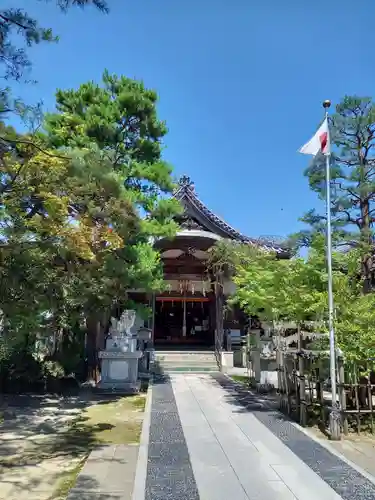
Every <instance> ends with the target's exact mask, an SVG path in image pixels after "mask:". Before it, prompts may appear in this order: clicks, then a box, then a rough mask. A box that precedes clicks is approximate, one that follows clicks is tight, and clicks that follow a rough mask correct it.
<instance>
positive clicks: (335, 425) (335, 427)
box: [323, 100, 341, 440]
mask: <svg viewBox="0 0 375 500" xmlns="http://www.w3.org/2000/svg"><path fill="white" fill-rule="evenodd" d="M330 106H331V102H330V101H328V100H327V101H324V102H323V108H324V109H325V118H326V120H328V108H329V107H330ZM327 123H328V122H327ZM325 157H326V193H327V194H326V205H327V207H326V208H327V271H328V328H329V360H330V375H331V376H330V378H331V393H332V409H331V413H330V416H329V428H330V434H331V439H334V440H338V439H340V419H341V415H340V408H339V406H338V404H337V385H336V347H335V329H334V324H333V318H334V316H333V315H334V303H333V289H332V224H331V168H330V167H331V162H330V159H331V151H330V150H329V151H328V153H327V154H326V155H325Z"/></svg>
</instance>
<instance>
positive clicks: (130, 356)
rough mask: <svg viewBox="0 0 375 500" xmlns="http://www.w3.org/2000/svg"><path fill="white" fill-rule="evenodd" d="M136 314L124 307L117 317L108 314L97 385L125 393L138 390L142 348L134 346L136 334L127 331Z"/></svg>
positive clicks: (135, 344) (100, 353)
mask: <svg viewBox="0 0 375 500" xmlns="http://www.w3.org/2000/svg"><path fill="white" fill-rule="evenodd" d="M135 317H136V312H135V311H133V310H126V311H124V312H123V314H122V315H121V318H120V319H119V320H116V319H115V318H111V327H110V330H109V337H108V339H107V342H106V348H105V350H104V351H100V352H99V358H100V359H101V360H102V367H101V378H100V382H99V383H98V389H105V390H110V391H116V392H125V393H134V392H138V391H139V389H140V385H141V383H140V381H139V380H138V361H139V359H140V358H141V357H142V351H140V350H138V349H137V338H136V337H134V336H133V335H132V334H131V333H130V329H131V328H132V326H133V325H134V321H135Z"/></svg>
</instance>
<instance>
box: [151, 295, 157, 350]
mask: <svg viewBox="0 0 375 500" xmlns="http://www.w3.org/2000/svg"><path fill="white" fill-rule="evenodd" d="M155 309H156V294H155V292H153V293H152V295H151V325H150V327H151V331H152V333H151V340H152V343H154V339H155Z"/></svg>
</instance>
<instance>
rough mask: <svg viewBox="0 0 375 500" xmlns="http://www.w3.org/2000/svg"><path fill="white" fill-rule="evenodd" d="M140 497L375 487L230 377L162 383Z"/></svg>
mask: <svg viewBox="0 0 375 500" xmlns="http://www.w3.org/2000/svg"><path fill="white" fill-rule="evenodd" d="M150 403H151V408H150V412H149V413H148V415H146V418H145V421H144V430H143V434H142V441H141V446H140V451H139V459H138V468H137V476H136V482H135V489H134V492H133V500H172V499H173V500H174V499H176V500H177V499H178V500H188V499H189V500H228V499H233V500H258V499H259V500H268V499H269V500H271V499H272V500H317V499H319V500H335V499H337V500H339V499H344V500H349V499H350V500H370V499H374V498H375V484H374V483H373V482H371V481H370V480H369V479H367V478H365V477H364V476H363V475H361V474H360V473H359V472H357V471H356V470H354V469H353V468H352V467H350V465H348V464H347V463H345V462H343V461H342V460H340V459H339V458H338V457H337V456H336V455H334V454H332V453H330V452H329V451H328V450H327V449H326V448H324V447H323V446H321V445H320V444H319V443H317V442H316V441H314V440H313V439H311V437H309V436H307V435H306V434H305V433H303V432H301V431H300V430H299V429H298V428H296V427H295V426H294V425H293V424H292V423H291V422H289V421H288V420H286V419H285V418H284V417H283V416H281V415H280V413H278V412H277V411H276V410H275V409H273V408H272V407H270V405H269V403H267V402H266V401H262V398H261V397H260V396H259V395H251V394H249V393H248V392H246V391H244V390H242V389H241V388H240V386H238V385H236V384H235V383H233V382H232V381H230V380H229V379H228V378H227V377H225V376H223V375H217V376H215V377H213V376H211V375H209V374H203V375H197V374H195V375H193V374H186V375H185V374H178V375H173V376H171V379H170V380H169V379H164V380H163V379H160V380H156V381H155V382H154V384H153V386H152V399H151V401H150Z"/></svg>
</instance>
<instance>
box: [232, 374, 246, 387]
mask: <svg viewBox="0 0 375 500" xmlns="http://www.w3.org/2000/svg"><path fill="white" fill-rule="evenodd" d="M230 378H232V379H233V380H234V381H235V382H239V383H240V384H244V385H250V378H249V377H247V376H246V375H231V376H230Z"/></svg>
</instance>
